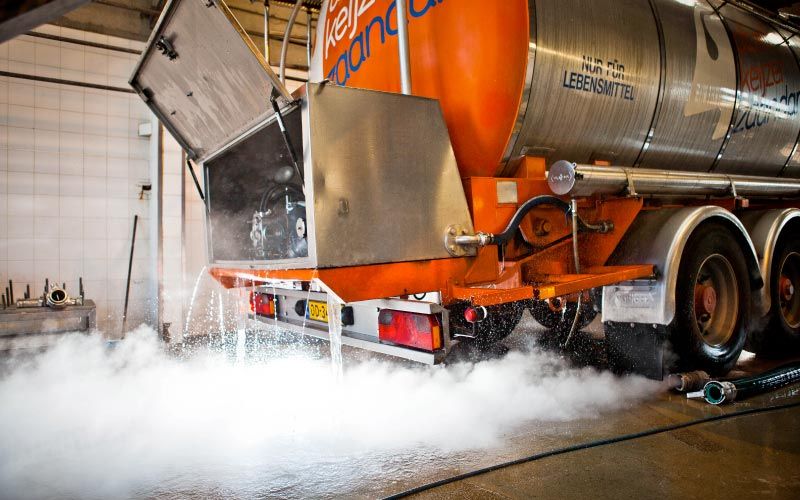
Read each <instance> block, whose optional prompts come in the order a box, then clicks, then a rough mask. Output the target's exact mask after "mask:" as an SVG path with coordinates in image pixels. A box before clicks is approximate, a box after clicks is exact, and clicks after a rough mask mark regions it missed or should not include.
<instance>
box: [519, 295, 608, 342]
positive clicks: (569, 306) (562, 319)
mask: <svg viewBox="0 0 800 500" xmlns="http://www.w3.org/2000/svg"><path fill="white" fill-rule="evenodd" d="M585 299H586V297H584V300H582V301H581V317H580V319H579V321H578V329H579V330H580V329H581V328H585V327H587V326H589V324H590V323H591V322H592V321H594V318H595V317H596V316H597V310H595V308H594V305H593V302H592V301H591V300H585ZM576 305H577V302H567V303H566V304H565V305H561V304H556V305H554V304H553V303H551V302H548V301H545V300H533V301H531V303H530V305H529V306H528V310H529V311H530V312H531V316H533V319H535V320H536V322H537V323H539V324H540V325H542V326H543V327H545V328H547V329H548V330H551V331H552V333H553V334H554V335H555V337H556V339H557V340H559V341H564V340H566V336H567V335H568V334H569V330H570V328H572V322H573V321H574V319H575V310H576V309H577V307H576Z"/></svg>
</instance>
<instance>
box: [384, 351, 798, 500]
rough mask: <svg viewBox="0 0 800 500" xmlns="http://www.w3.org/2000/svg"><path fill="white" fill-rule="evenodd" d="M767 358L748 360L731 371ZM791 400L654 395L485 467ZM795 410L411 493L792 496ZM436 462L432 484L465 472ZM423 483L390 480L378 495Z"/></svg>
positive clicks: (495, 457)
mask: <svg viewBox="0 0 800 500" xmlns="http://www.w3.org/2000/svg"><path fill="white" fill-rule="evenodd" d="M774 365H775V363H766V362H762V361H758V360H749V361H747V362H743V363H740V365H739V366H738V367H737V373H734V375H738V374H745V373H756V372H760V371H763V370H766V369H769V368H771V367H773V366H774ZM791 402H800V386H798V385H795V386H791V387H787V388H784V389H781V390H778V391H776V392H774V393H771V394H768V395H763V396H759V397H755V398H753V399H749V400H745V401H740V402H736V403H734V404H730V405H727V406H724V407H715V406H711V405H708V404H706V403H705V402H703V401H698V400H687V399H686V398H685V396H683V395H678V394H673V393H669V392H665V393H664V394H663V395H662V396H661V397H660V398H659V399H658V400H655V401H651V402H648V403H645V404H641V405H637V406H634V407H632V408H630V409H628V410H626V411H623V412H616V413H612V414H608V415H605V417H604V418H603V419H602V420H592V421H574V422H569V423H565V424H563V425H560V424H556V425H552V424H551V425H549V426H547V428H542V427H540V426H538V425H533V426H530V427H527V428H525V429H522V430H520V431H519V432H517V433H515V434H514V435H513V436H509V439H508V440H507V441H508V443H513V444H512V445H511V447H510V448H508V449H505V450H502V451H499V450H495V451H494V452H489V453H486V455H485V456H484V457H483V459H482V460H480V462H482V463H483V464H484V466H486V465H490V464H492V465H493V464H497V463H501V462H503V461H509V460H514V459H518V458H522V457H525V456H529V455H533V454H537V453H542V452H546V451H549V450H554V449H558V448H562V447H565V446H571V445H575V444H579V443H585V442H589V441H594V440H598V439H604V438H609V437H614V436H620V435H623V434H628V433H633V432H640V431H644V430H647V429H652V428H656V427H661V426H666V425H670V424H675V423H680V422H687V421H690V420H694V419H698V418H703V417H709V416H714V415H721V414H726V413H733V412H737V411H741V410H743V409H747V408H761V407H767V406H773V405H782V404H786V403H791ZM798 428H800V408H792V409H787V410H780V411H775V412H770V413H760V414H755V415H747V416H740V417H734V418H732V419H728V420H723V421H717V422H713V423H706V424H700V425H697V426H693V427H689V428H684V429H681V430H677V431H672V432H668V433H664V434H658V435H654V436H649V437H644V438H639V439H636V440H632V441H626V442H621V443H617V444H611V445H607V446H602V447H598V448H593V449H588V450H581V451H574V452H570V453H567V454H564V455H559V456H553V457H549V458H543V459H540V460H538V461H535V462H528V463H524V464H521V465H515V466H511V467H506V468H503V469H500V470H497V471H494V472H490V473H485V474H481V475H479V476H476V477H473V478H470V479H465V480H461V481H458V482H455V483H451V484H448V485H445V486H441V487H438V488H434V489H431V490H428V491H426V492H423V493H420V494H417V495H415V496H414V498H417V497H418V498H433V499H438V498H454V497H457V498H583V497H591V498H599V499H603V498H614V499H616V498H620V497H622V496H626V497H629V498H656V497H658V498H725V499H731V498H754V497H768V498H800V433H798V432H797V430H798ZM469 470H474V469H469V468H468V467H467V468H462V467H455V468H448V467H444V468H443V469H442V470H440V471H437V473H435V474H430V475H428V477H426V478H425V480H426V481H435V480H439V479H443V478H445V477H448V476H452V475H456V474H459V473H464V472H468V471H469ZM420 484H424V482H423V481H419V482H414V481H406V482H403V484H393V485H391V486H389V487H387V488H386V489H385V490H384V491H383V492H382V494H383V495H390V494H394V493H398V492H400V491H402V490H403V489H405V488H412V487H415V486H419V485H420Z"/></svg>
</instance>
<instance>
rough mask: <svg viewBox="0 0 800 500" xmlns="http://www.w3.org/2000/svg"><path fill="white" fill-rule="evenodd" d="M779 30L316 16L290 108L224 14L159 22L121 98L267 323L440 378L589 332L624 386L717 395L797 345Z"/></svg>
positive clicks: (567, 18)
mask: <svg viewBox="0 0 800 500" xmlns="http://www.w3.org/2000/svg"><path fill="white" fill-rule="evenodd" d="M398 6H399V8H400V9H401V10H400V11H399V10H398ZM400 23H403V24H400ZM405 23H407V24H405ZM404 25H405V26H406V29H402V28H403V26H404ZM795 33H796V29H795V28H794V27H792V26H789V25H786V24H785V23H783V22H782V21H780V20H779V19H775V18H771V17H769V16H768V15H766V14H763V13H762V12H761V11H759V10H757V9H755V8H753V7H752V6H751V5H750V4H748V3H747V2H727V3H725V4H724V5H723V4H721V3H718V2H707V1H705V0H698V1H692V2H676V1H672V0H651V1H648V0H628V1H622V2H621V1H616V0H600V1H592V2H581V1H579V0H558V1H556V0H535V1H534V0H509V1H503V2H479V1H477V0H463V1H458V2H457V1H455V0H408V1H406V2H394V1H392V2H390V1H388V0H361V1H359V0H355V1H349V2H347V1H326V2H323V3H322V6H321V15H320V19H319V24H318V29H317V33H316V36H315V50H314V57H313V60H312V62H311V70H310V75H311V81H310V82H309V83H308V84H306V85H304V86H302V87H301V88H300V89H298V90H297V91H296V92H294V93H289V92H288V91H287V90H286V88H285V87H284V85H283V84H282V83H281V81H280V78H279V77H278V76H277V75H276V74H275V73H274V72H273V70H272V69H271V67H270V65H269V64H268V63H267V61H266V60H265V59H264V57H263V56H262V55H261V54H260V53H259V50H258V48H257V47H256V46H255V45H254V44H253V42H252V41H251V40H250V38H249V37H248V36H247V35H246V33H245V32H244V30H243V29H242V28H241V26H239V24H238V23H237V21H236V19H235V17H234V16H233V14H232V13H231V11H230V10H229V9H228V7H227V6H226V5H225V3H224V1H222V0H202V1H201V0H173V1H171V2H170V3H169V4H168V6H167V7H166V8H165V10H164V13H163V14H162V16H161V19H160V20H159V23H158V25H157V27H156V29H155V30H154V31H153V35H152V36H151V39H150V41H149V42H148V46H147V49H146V50H145V51H144V53H143V55H142V58H141V60H140V62H139V64H138V66H137V68H136V70H135V72H134V74H133V76H132V78H131V85H132V86H133V87H134V89H135V90H136V91H137V92H138V93H139V95H140V96H141V97H142V99H143V100H144V101H145V102H146V103H147V104H148V106H149V107H150V108H151V109H152V111H153V112H154V113H155V114H156V115H157V117H158V118H159V119H160V120H161V122H162V123H163V125H164V126H165V127H166V128H167V129H168V130H169V132H170V133H171V134H172V135H173V136H174V137H175V138H176V139H177V140H178V142H179V143H180V144H181V146H182V147H183V148H184V150H185V151H186V152H187V155H188V157H189V158H190V161H191V162H192V164H193V165H194V166H195V167H196V168H198V169H199V170H200V172H202V180H203V185H204V188H205V201H206V211H207V214H206V217H207V236H208V255H209V260H210V264H211V271H210V272H211V274H212V275H213V276H214V277H215V278H216V279H217V280H219V281H220V282H221V283H222V284H223V285H225V286H227V287H248V288H250V290H251V297H250V307H251V313H252V314H251V316H252V318H253V319H255V320H257V321H261V322H265V323H267V324H270V325H273V324H274V325H276V326H278V327H280V328H287V329H291V330H297V331H301V332H304V333H307V334H311V335H315V336H319V337H321V338H328V336H329V331H335V332H336V333H337V334H338V333H339V330H340V329H341V335H342V342H343V343H344V344H345V345H350V346H353V347H357V348H363V349H368V350H372V351H376V352H381V353H384V354H388V355H393V356H398V357H403V358H407V359H412V360H415V361H419V362H423V363H430V364H433V363H439V362H441V361H443V360H445V359H446V357H447V355H448V353H449V352H450V350H451V348H452V347H453V346H454V345H455V344H456V343H458V342H469V343H471V344H472V345H473V346H475V347H476V348H479V349H482V348H486V347H488V346H490V345H492V344H494V343H496V342H498V341H501V340H502V339H503V338H505V337H506V336H507V335H509V334H510V333H511V332H512V331H513V330H514V329H515V328H516V326H517V324H518V323H519V322H520V319H521V317H522V315H523V314H526V313H530V314H531V315H532V316H533V317H534V319H536V320H537V321H538V322H539V323H540V324H541V325H542V326H543V327H545V328H546V329H547V330H548V332H547V333H545V335H550V336H552V337H553V338H554V339H556V341H557V342H558V343H560V344H562V345H563V346H565V347H566V346H568V345H569V343H570V341H571V339H572V337H573V335H574V334H575V333H576V331H577V330H579V329H580V328H582V327H584V326H586V325H588V324H589V323H590V322H591V321H593V320H594V319H595V317H596V316H598V314H600V319H601V320H602V322H603V325H604V329H605V332H606V340H605V342H606V345H607V351H608V357H609V363H610V364H611V365H612V367H614V368H616V369H619V370H634V371H638V372H641V373H645V374H647V375H650V376H653V377H660V376H661V375H662V374H663V373H664V371H665V370H668V369H670V368H671V366H670V365H669V364H668V363H666V362H665V355H664V354H665V349H667V347H666V346H669V347H668V349H670V350H671V351H672V353H673V354H675V355H677V356H667V357H666V358H669V359H671V360H673V361H674V358H676V359H677V364H678V365H680V366H682V367H696V368H703V369H706V370H708V371H710V372H713V373H724V372H726V371H727V370H729V369H730V368H731V366H733V364H734V363H735V361H736V359H737V358H738V356H739V353H740V352H741V351H742V349H743V348H744V346H745V343H748V342H749V345H750V346H751V348H752V349H754V350H757V351H762V352H767V351H770V350H776V349H786V348H790V349H795V348H797V346H798V343H799V342H800V294H796V293H795V290H796V289H797V286H798V285H800V241H798V236H797V235H798V234H799V233H798V232H797V229H798V228H797V225H798V224H800V219H798V217H800V210H798V208H797V207H798V206H800V204H798V202H797V198H798V194H800V182H798V181H797V180H796V179H795V178H796V177H797V175H798V173H800V170H798V167H800V154H798V151H797V142H798V136H800V116H798V113H797V110H798V95H800V63H799V62H798V54H800V48H798V46H797V44H796V40H795V38H796V37H794V35H795ZM403 91H406V92H403Z"/></svg>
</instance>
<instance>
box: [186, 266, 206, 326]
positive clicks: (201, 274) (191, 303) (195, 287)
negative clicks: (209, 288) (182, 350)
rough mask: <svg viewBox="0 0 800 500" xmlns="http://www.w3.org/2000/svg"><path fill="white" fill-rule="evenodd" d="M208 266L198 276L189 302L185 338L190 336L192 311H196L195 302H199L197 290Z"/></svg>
mask: <svg viewBox="0 0 800 500" xmlns="http://www.w3.org/2000/svg"><path fill="white" fill-rule="evenodd" d="M207 267H208V266H203V269H201V270H200V272H199V273H198V274H197V278H196V279H195V280H194V288H193V289H192V298H191V300H190V301H189V308H188V309H187V310H186V320H185V321H184V322H183V336H184V337H187V336H189V331H190V330H189V324H190V322H191V320H192V311H193V310H194V302H195V300H197V289H198V288H200V280H202V279H203V276H205V275H206V268H207Z"/></svg>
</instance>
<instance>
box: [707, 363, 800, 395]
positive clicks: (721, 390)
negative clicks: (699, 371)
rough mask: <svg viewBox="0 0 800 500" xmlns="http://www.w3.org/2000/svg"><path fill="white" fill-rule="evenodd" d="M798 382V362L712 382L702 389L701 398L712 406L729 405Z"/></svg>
mask: <svg viewBox="0 0 800 500" xmlns="http://www.w3.org/2000/svg"><path fill="white" fill-rule="evenodd" d="M799 381H800V361H795V362H793V363H788V364H785V365H783V366H779V367H778V368H775V369H774V370H769V371H767V372H764V373H761V374H759V375H753V376H750V377H744V378H740V379H735V380H725V381H717V380H712V381H710V382H708V383H706V385H705V387H703V398H705V400H706V401H707V402H708V403H711V404H712V405H720V404H723V403H730V402H732V401H736V400H737V399H744V398H748V397H751V396H755V395H757V394H763V393H765V392H769V391H772V390H775V389H779V388H781V387H785V386H787V385H789V384H793V383H795V382H799Z"/></svg>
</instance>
